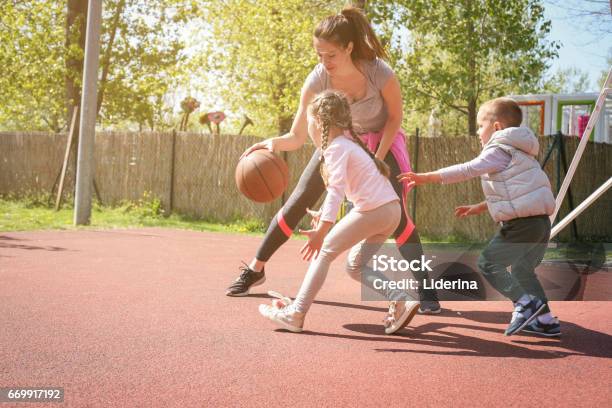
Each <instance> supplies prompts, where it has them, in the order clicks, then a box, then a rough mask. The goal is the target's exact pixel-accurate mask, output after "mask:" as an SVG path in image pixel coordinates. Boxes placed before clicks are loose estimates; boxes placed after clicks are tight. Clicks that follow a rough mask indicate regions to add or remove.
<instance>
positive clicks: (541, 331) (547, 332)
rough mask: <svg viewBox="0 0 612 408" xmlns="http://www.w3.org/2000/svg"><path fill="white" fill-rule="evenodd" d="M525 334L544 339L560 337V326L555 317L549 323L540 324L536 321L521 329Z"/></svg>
mask: <svg viewBox="0 0 612 408" xmlns="http://www.w3.org/2000/svg"><path fill="white" fill-rule="evenodd" d="M523 331H524V332H525V333H533V334H537V335H539V336H546V337H560V336H561V324H560V323H559V319H557V318H556V317H555V318H554V319H553V320H552V321H551V322H550V323H542V322H540V321H539V320H538V319H535V320H534V321H533V322H531V323H530V324H528V325H527V327H525V328H524V329H523Z"/></svg>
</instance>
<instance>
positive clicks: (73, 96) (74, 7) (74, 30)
mask: <svg viewBox="0 0 612 408" xmlns="http://www.w3.org/2000/svg"><path fill="white" fill-rule="evenodd" d="M86 25H87V0H68V6H67V10H66V26H65V30H64V33H65V41H64V45H65V47H66V51H67V52H69V50H70V49H71V48H73V47H74V46H77V47H78V48H79V49H80V50H81V51H82V52H83V50H84V49H85V35H86ZM83 57H84V56H83V54H82V55H81V57H80V58H79V57H77V58H75V57H74V56H68V57H67V58H66V77H65V88H66V110H67V112H66V123H67V124H68V125H70V121H71V120H72V111H73V110H74V108H75V107H76V106H79V104H80V103H81V87H80V85H79V84H78V82H77V81H80V80H81V78H83ZM76 128H77V129H78V128H79V124H78V118H77V124H76Z"/></svg>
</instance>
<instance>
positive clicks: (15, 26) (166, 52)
mask: <svg viewBox="0 0 612 408" xmlns="http://www.w3.org/2000/svg"><path fill="white" fill-rule="evenodd" d="M196 9H197V4H196V2H195V1H185V0H107V1H105V2H104V8H103V11H104V14H103V24H102V37H101V42H102V44H101V50H100V52H101V58H100V70H101V72H100V82H99V86H98V90H99V93H98V110H99V112H100V116H101V123H102V124H104V125H111V126H112V125H126V124H128V125H129V124H131V123H137V124H138V125H139V126H140V127H142V126H144V125H147V126H148V127H149V128H153V127H154V126H156V125H157V126H170V125H171V124H170V123H164V122H165V120H164V116H165V114H166V110H167V107H166V106H165V105H164V101H163V96H164V95H165V94H167V93H168V91H169V90H170V89H171V88H172V87H174V86H176V84H177V83H178V82H179V81H180V80H181V79H182V78H183V76H182V75H183V73H184V63H185V61H186V59H187V57H186V56H185V55H184V54H183V49H184V44H183V41H182V35H183V30H184V26H185V24H186V23H187V22H188V21H189V20H190V19H191V18H192V17H193V16H194V15H195V14H194V13H195V10H196ZM86 11H87V0H66V1H63V2H60V1H52V0H25V1H6V2H0V27H1V30H0V40H1V41H0V43H1V44H2V46H1V47H0V65H1V68H0V69H2V72H0V73H1V74H2V75H0V77H1V78H0V127H1V128H5V129H24V130H45V129H48V130H52V131H60V130H62V129H66V127H67V126H66V125H67V124H68V123H69V121H70V118H71V117H72V109H73V107H74V106H77V105H78V104H79V103H80V86H81V84H80V82H81V78H82V69H83V68H82V66H83V47H84V39H85V24H86Z"/></svg>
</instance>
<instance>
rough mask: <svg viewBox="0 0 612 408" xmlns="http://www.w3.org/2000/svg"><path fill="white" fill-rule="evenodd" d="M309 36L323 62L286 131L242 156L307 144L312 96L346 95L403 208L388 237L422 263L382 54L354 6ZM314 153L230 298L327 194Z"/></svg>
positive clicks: (431, 294)
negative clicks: (334, 92)
mask: <svg viewBox="0 0 612 408" xmlns="http://www.w3.org/2000/svg"><path fill="white" fill-rule="evenodd" d="M313 34H314V35H313V46H314V49H315V50H316V52H317V55H318V57H319V61H320V63H319V64H318V65H317V66H316V67H315V68H314V69H313V71H312V72H311V73H310V75H309V76H308V78H307V79H306V81H305V83H304V86H303V87H302V92H301V97H300V105H299V108H298V111H297V113H296V115H295V119H294V121H293V125H292V127H291V131H290V132H289V133H287V134H285V135H282V136H279V137H275V138H271V139H267V140H265V141H263V142H260V143H256V144H255V145H253V146H251V147H250V148H249V149H247V150H246V151H245V153H244V154H243V156H244V155H247V154H249V153H250V152H251V151H253V150H256V149H268V150H270V151H291V150H296V149H299V148H300V147H301V146H302V145H303V144H304V143H305V142H306V140H307V139H308V128H307V121H306V110H307V107H308V104H309V103H310V102H311V101H312V100H313V98H314V96H315V95H316V94H318V93H320V92H322V91H324V90H327V89H334V90H339V91H342V92H344V94H345V95H346V96H347V98H348V100H349V104H350V108H351V115H352V118H353V119H352V120H353V127H354V129H353V131H354V132H355V133H357V134H358V135H359V136H360V138H361V139H362V140H363V142H364V143H365V145H366V146H367V147H368V149H369V150H370V151H371V152H373V154H374V155H375V157H376V158H377V159H379V160H382V161H384V162H385V163H386V164H387V165H388V166H389V168H390V170H391V177H390V179H391V184H392V185H393V188H394V190H395V192H396V194H397V195H398V196H399V197H400V199H401V202H402V204H403V205H402V213H401V219H400V223H399V225H398V227H397V229H396V230H395V231H394V232H393V238H395V241H396V243H397V245H398V249H399V252H400V253H401V254H402V257H404V259H406V260H408V261H411V260H413V259H419V258H421V256H422V255H423V248H422V246H421V241H420V239H419V234H418V232H417V229H416V227H415V225H414V223H413V222H412V220H411V219H410V217H409V216H408V211H407V209H406V195H407V193H408V183H402V182H399V181H398V180H397V179H396V177H397V176H398V175H399V174H400V173H406V172H408V171H410V160H409V158H408V152H407V151H406V139H405V135H404V132H403V131H402V129H401V128H400V125H401V123H402V95H401V91H400V86H399V81H398V79H397V78H396V76H395V74H394V73H393V70H392V69H391V68H390V67H389V65H387V63H386V62H385V61H384V58H385V57H386V54H385V51H384V49H383V47H382V45H381V43H380V41H379V40H378V38H377V37H376V34H375V33H374V31H373V29H372V27H371V26H370V23H369V22H368V20H367V18H366V17H365V16H364V14H363V12H362V11H361V10H360V9H358V8H354V7H352V6H348V7H346V8H344V9H343V10H342V12H341V13H339V14H336V15H332V16H329V17H327V18H325V19H324V20H323V21H321V22H320V23H319V25H318V26H317V27H316V28H315V30H314V33H313ZM319 156H320V152H315V153H314V154H313V157H312V159H311V160H310V162H309V164H308V165H307V166H306V169H305V170H304V172H303V173H302V176H301V177H300V180H299V182H298V184H297V186H296V187H295V189H294V190H293V192H292V193H291V195H290V196H289V198H288V199H287V202H286V203H285V204H284V205H283V207H282V208H281V209H280V211H279V212H278V214H277V215H276V216H275V217H274V218H273V219H272V222H271V223H270V226H269V228H268V231H267V232H266V235H265V237H264V239H263V241H262V243H261V245H260V246H259V249H258V250H257V253H256V256H255V257H254V258H253V259H252V260H251V261H250V263H249V264H245V265H244V266H242V267H241V268H240V269H241V274H240V276H239V277H238V278H237V279H236V280H235V281H234V282H232V284H231V285H230V286H229V287H228V288H227V290H226V292H225V293H226V295H227V296H246V295H248V294H249V290H250V288H251V287H253V286H257V285H261V284H262V283H263V282H264V281H265V280H266V275H265V270H264V266H265V264H266V262H267V261H268V260H269V259H270V257H272V255H273V254H274V253H275V252H276V250H277V249H278V248H280V247H281V246H282V245H283V244H284V243H285V242H287V240H288V239H289V237H290V236H291V234H292V233H293V231H294V229H295V228H296V227H297V225H298V224H299V222H300V220H301V219H302V218H303V217H304V216H305V215H306V214H307V212H308V209H309V208H311V207H312V206H314V205H315V204H316V203H317V201H318V200H319V198H320V197H321V195H322V194H323V192H324V191H325V185H324V183H323V180H322V178H321V175H320V174H319V171H318V168H319ZM413 274H414V277H415V278H416V281H418V282H424V281H425V279H428V278H429V277H428V275H427V272H423V271H415V272H413ZM418 292H419V297H420V311H421V312H422V313H439V312H440V304H439V303H438V301H437V296H436V292H435V290H434V289H425V288H423V287H420V288H419V290H418ZM391 307H393V305H391Z"/></svg>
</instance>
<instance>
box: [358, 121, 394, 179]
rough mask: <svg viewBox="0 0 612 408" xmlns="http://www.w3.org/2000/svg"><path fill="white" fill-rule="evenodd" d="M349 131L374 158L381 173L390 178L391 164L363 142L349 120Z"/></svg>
mask: <svg viewBox="0 0 612 408" xmlns="http://www.w3.org/2000/svg"><path fill="white" fill-rule="evenodd" d="M348 131H349V133H350V134H351V136H353V142H355V143H357V144H358V145H359V146H360V147H361V148H362V149H363V150H365V152H366V153H367V154H368V155H369V156H370V157H371V158H372V160H374V164H376V168H377V169H378V171H380V174H382V175H383V176H385V177H387V178H389V175H390V174H391V170H390V169H389V166H388V165H387V163H385V162H384V161H382V160H380V159H377V158H376V156H375V155H374V153H373V152H372V151H370V149H368V148H367V146H366V145H365V144H364V143H363V141H362V140H361V138H360V137H359V136H358V135H357V133H355V129H353V122H352V121H351V122H349V125H348Z"/></svg>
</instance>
